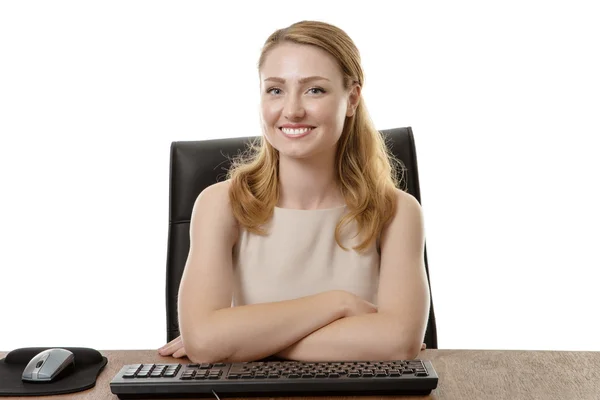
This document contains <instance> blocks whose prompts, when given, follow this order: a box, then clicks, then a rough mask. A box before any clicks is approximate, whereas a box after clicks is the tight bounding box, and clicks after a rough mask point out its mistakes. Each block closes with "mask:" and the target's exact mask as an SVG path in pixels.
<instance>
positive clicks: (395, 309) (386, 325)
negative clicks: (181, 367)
mask: <svg viewBox="0 0 600 400" xmlns="http://www.w3.org/2000/svg"><path fill="white" fill-rule="evenodd" d="M423 253H424V229H423V219H422V215H421V208H420V205H419V203H418V202H417V201H416V199H415V198H414V197H412V196H410V195H409V194H406V193H404V192H401V191H398V204H397V212H396V215H395V216H394V218H393V219H392V221H391V222H390V223H389V224H388V226H387V227H386V228H385V229H384V231H383V232H382V236H381V260H380V284H379V289H378V293H377V298H378V310H377V312H376V313H369V314H363V315H357V316H345V317H343V318H340V317H332V315H327V314H328V313H326V312H325V311H324V310H320V309H319V311H317V309H316V308H313V307H319V306H318V304H322V303H319V302H316V301H313V300H309V299H305V300H302V301H290V308H289V312H284V311H285V310H288V308H281V306H276V307H273V305H269V304H264V305H256V306H242V308H241V309H239V310H233V309H232V310H223V312H220V311H219V312H217V313H218V315H220V316H219V317H217V318H218V320H217V319H215V320H213V321H212V322H213V323H210V325H205V326H223V327H224V326H229V325H232V324H233V323H234V321H238V322H240V321H241V320H248V321H250V320H252V319H260V318H264V317H266V316H267V315H270V314H271V313H272V312H277V313H280V314H281V317H278V318H276V319H273V318H269V320H274V321H279V322H278V323H277V324H276V325H277V326H279V328H277V327H276V326H270V328H268V329H267V330H269V331H270V332H272V333H273V335H269V337H268V339H267V340H265V337H264V336H263V335H264V333H262V332H263V331H264V332H266V330H265V329H266V328H265V327H264V326H262V327H258V326H247V328H248V329H245V332H246V334H245V335H243V336H244V338H242V339H243V340H241V339H240V340H238V339H239V338H238V339H236V344H235V346H234V347H233V348H232V347H231V346H232V345H233V344H232V345H228V344H227V345H226V344H225V343H229V340H227V337H228V336H230V335H231V332H230V331H227V330H226V331H223V330H220V332H216V331H215V332H213V334H212V335H211V336H212V337H213V339H211V338H210V337H209V338H207V339H205V344H206V346H201V347H198V346H194V347H196V351H195V352H194V354H193V356H194V357H196V358H198V359H200V358H203V359H208V358H205V357H208V356H207V355H205V354H206V351H211V350H208V349H209V348H214V343H215V340H216V341H217V342H222V343H223V346H224V347H223V346H220V347H221V350H220V351H218V352H216V353H215V352H212V353H213V354H212V356H211V357H212V358H215V359H216V358H219V359H222V360H227V359H229V360H230V361H237V360H240V359H247V358H248V359H249V358H253V357H262V356H266V355H269V354H275V355H277V356H279V357H282V358H288V359H295V360H315V361H316V360H332V359H337V360H344V359H353V360H360V359H381V360H385V359H410V358H415V357H416V356H417V354H418V352H419V349H421V342H422V340H423V336H424V332H425V328H426V325H427V317H428V311H429V298H430V297H429V286H428V283H427V276H426V273H425V266H424V261H423ZM223 298H226V296H223ZM308 301H311V303H308ZM292 303H293V305H292ZM311 304H312V305H311ZM236 308H237V307H236ZM271 310H272V311H271ZM292 310H293V311H294V312H293V313H292V312H291V311H292ZM311 310H314V311H313V312H314V313H315V314H314V315H313V319H312V322H311V324H312V323H314V324H320V325H315V327H314V328H316V329H314V328H313V329H310V327H300V326H298V327H296V328H293V327H291V326H289V325H287V324H293V320H294V319H293V318H292V317H293V315H298V316H300V315H305V317H303V318H309V315H310V313H311ZM265 313H266V314H265ZM292 314H293V315H292ZM321 314H323V315H321ZM250 315H254V316H255V317H250ZM241 316H244V317H243V318H239V317H241ZM259 317H260V318H259ZM314 318H318V319H319V321H321V322H318V321H317V320H315V319H314ZM191 319H193V317H192V316H191V315H190V316H189V317H188V319H187V320H188V321H191ZM225 319H227V320H228V321H229V320H231V321H232V322H227V323H225ZM327 319H329V321H327ZM219 320H221V321H223V322H220V321H219ZM307 321H308V320H307ZM208 322H209V321H208V320H207V321H206V323H208ZM218 322H219V323H218ZM269 325H272V324H271V323H270V324H269ZM294 325H295V324H294ZM199 328H200V327H196V328H194V329H193V330H189V332H198V333H200V334H199V335H195V336H196V337H200V336H203V335H202V333H201V332H199V331H201V330H202V329H199ZM188 329H189V328H188ZM273 329H274V331H273ZM303 329H306V330H305V333H304V334H301V332H302V330H303ZM288 330H289V331H290V332H287V331H288ZM284 331H285V332H284ZM286 332H287V333H286ZM306 332H311V333H308V334H307V333H306ZM190 334H191V333H190ZM290 334H291V335H292V336H293V337H289V335H290ZM188 337H189V336H188ZM254 338H255V339H254ZM237 341H239V343H237ZM257 341H260V342H261V346H258V347H260V348H258V347H257V345H258V342H257ZM211 343H212V344H211ZM231 343H233V342H231ZM186 347H187V345H186ZM202 348H204V349H205V350H206V351H204V352H202V351H200V350H202ZM269 349H271V350H270V352H269ZM160 353H161V354H162V355H170V354H173V355H174V356H175V357H178V356H183V355H186V351H185V349H184V348H183V340H182V339H181V338H178V339H176V340H175V341H173V342H171V343H169V344H168V345H166V346H164V347H163V349H161V350H160ZM219 354H221V355H220V356H219ZM188 356H189V357H190V358H192V355H190V354H188Z"/></svg>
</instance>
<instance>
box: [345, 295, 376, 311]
mask: <svg viewBox="0 0 600 400" xmlns="http://www.w3.org/2000/svg"><path fill="white" fill-rule="evenodd" d="M342 293H343V295H344V298H343V300H342V301H343V304H344V310H345V311H344V312H345V314H344V315H345V316H346V317H354V316H358V315H363V314H371V313H376V312H377V306H376V305H375V304H373V303H370V302H368V301H366V300H364V299H363V298H361V297H359V296H357V295H355V294H354V293H351V292H347V291H342Z"/></svg>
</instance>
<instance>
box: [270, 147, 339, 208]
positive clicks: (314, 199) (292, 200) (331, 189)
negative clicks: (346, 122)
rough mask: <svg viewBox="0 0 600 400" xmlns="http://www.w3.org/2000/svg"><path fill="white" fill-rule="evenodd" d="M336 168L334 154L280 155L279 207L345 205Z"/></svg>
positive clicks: (330, 206) (329, 206)
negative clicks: (298, 156) (313, 155)
mask: <svg viewBox="0 0 600 400" xmlns="http://www.w3.org/2000/svg"><path fill="white" fill-rule="evenodd" d="M335 168H336V167H335V154H332V155H331V156H329V157H314V158H311V159H298V158H287V157H280V159H279V203H278V207H281V208H293V209H300V210H315V209H323V208H334V207H338V206H341V205H343V204H344V203H345V200H344V197H343V196H342V194H341V192H340V190H339V184H338V181H337V175H336V173H335V171H336V169H335Z"/></svg>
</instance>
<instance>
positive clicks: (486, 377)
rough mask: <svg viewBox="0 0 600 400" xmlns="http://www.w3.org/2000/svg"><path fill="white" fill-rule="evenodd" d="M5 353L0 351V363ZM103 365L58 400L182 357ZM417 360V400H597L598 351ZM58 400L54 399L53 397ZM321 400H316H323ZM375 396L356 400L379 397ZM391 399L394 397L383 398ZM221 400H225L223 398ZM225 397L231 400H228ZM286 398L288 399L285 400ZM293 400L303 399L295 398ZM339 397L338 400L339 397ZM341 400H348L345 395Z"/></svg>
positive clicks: (141, 356)
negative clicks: (423, 382)
mask: <svg viewBox="0 0 600 400" xmlns="http://www.w3.org/2000/svg"><path fill="white" fill-rule="evenodd" d="M6 353H7V352H0V359H2V358H4V356H5V355H6ZM100 353H102V355H104V356H105V357H107V358H108V364H107V365H106V367H104V370H103V371H102V372H101V373H100V376H99V377H98V380H97V381H96V386H95V387H94V388H92V389H89V390H86V391H83V392H79V393H72V394H66V395H60V396H58V397H60V399H61V400H62V399H78V400H79V399H89V400H103V399H111V400H116V399H117V396H115V395H113V394H112V393H111V391H110V386H109V384H110V381H111V380H112V378H113V377H114V376H115V375H116V373H117V372H118V371H119V370H120V369H121V367H122V366H123V365H125V364H135V363H159V362H160V363H173V362H175V363H186V362H188V361H189V360H188V359H187V358H183V359H177V358H172V357H161V356H160V355H158V353H157V352H156V350H106V351H100ZM419 358H420V359H424V360H431V361H432V363H433V366H434V368H435V370H436V372H437V373H438V376H439V382H438V387H437V389H435V390H434V391H432V392H431V394H430V395H429V396H412V397H409V398H410V399H413V400H420V399H432V400H437V399H439V400H442V399H460V400H470V399H473V400H475V399H477V400H479V399H494V400H496V399H507V400H508V399H510V400H519V399H540V400H542V399H543V400H553V399H556V400H576V399H590V400H592V399H594V400H597V399H600V352H590V351H586V352H579V351H505V350H425V351H422V352H421V353H420V355H419ZM54 397H57V396H54ZM54 397H52V396H46V397H0V400H3V399H11V398H12V399H20V400H23V399H46V400H48V399H53V398H54ZM324 398H325V397H318V398H315V399H320V400H323V399H324ZM379 398H380V397H376V396H365V397H357V399H379ZM385 398H386V399H390V400H391V399H393V398H394V397H393V396H389V397H385ZM222 399H223V400H224V399H225V397H223V398H222ZM227 399H230V398H227ZM288 399H289V398H288ZM293 399H294V400H302V399H306V397H304V398H302V397H296V398H293ZM338 399H342V398H341V397H339V398H338ZM344 399H348V398H347V397H344Z"/></svg>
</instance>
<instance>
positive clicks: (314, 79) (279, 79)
mask: <svg viewBox="0 0 600 400" xmlns="http://www.w3.org/2000/svg"><path fill="white" fill-rule="evenodd" d="M266 81H275V82H279V83H285V79H283V78H276V77H274V76H272V77H269V78H267V79H265V82H266ZM310 81H329V79H327V78H323V77H322V76H307V77H306V78H302V79H298V83H306V82H310Z"/></svg>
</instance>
